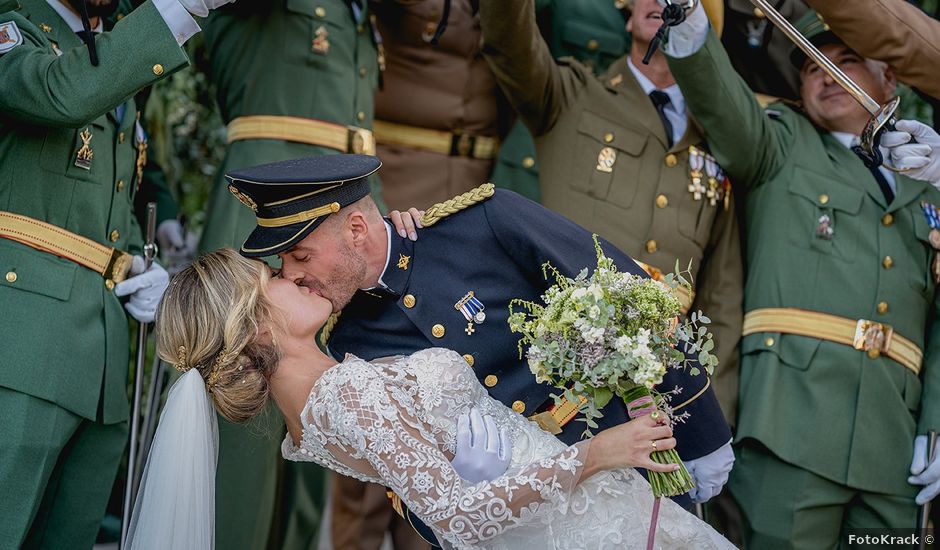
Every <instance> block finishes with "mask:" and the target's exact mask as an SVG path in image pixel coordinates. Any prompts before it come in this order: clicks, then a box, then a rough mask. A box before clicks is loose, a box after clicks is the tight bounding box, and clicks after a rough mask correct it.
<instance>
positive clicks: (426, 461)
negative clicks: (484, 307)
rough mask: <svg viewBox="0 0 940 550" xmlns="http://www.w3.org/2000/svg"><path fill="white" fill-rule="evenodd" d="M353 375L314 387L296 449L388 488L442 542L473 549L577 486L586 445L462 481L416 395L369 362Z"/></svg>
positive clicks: (561, 502)
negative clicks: (309, 451)
mask: <svg viewBox="0 0 940 550" xmlns="http://www.w3.org/2000/svg"><path fill="white" fill-rule="evenodd" d="M355 370H358V371H360V372H358V373H351V372H349V370H348V369H347V373H346V375H345V376H344V380H336V379H334V380H333V381H332V383H330V384H325V385H323V386H321V388H320V390H319V393H320V395H319V396H318V399H317V400H316V401H317V404H319V406H315V407H310V408H308V409H307V410H306V411H305V418H304V421H305V422H304V423H305V424H306V426H305V431H304V442H303V445H304V446H307V445H310V446H311V447H313V448H316V449H317V450H319V449H322V450H325V451H326V452H327V453H328V454H330V455H332V458H333V459H335V460H336V461H338V462H340V463H342V464H344V465H345V466H346V467H348V468H350V469H352V470H354V471H355V472H357V473H359V474H361V475H362V476H363V477H365V478H372V479H377V480H379V481H380V482H381V483H384V484H385V485H387V486H388V487H389V488H391V489H392V490H393V491H395V493H397V494H398V495H399V496H400V497H401V498H402V500H404V501H405V503H406V504H407V505H408V508H409V509H411V510H412V511H413V512H414V513H415V514H416V515H417V516H418V517H419V518H421V520H422V521H424V522H425V523H427V524H428V525H430V526H432V528H434V529H435V531H437V533H438V534H439V536H441V537H442V538H443V539H445V540H448V541H450V542H451V543H454V544H456V545H458V546H467V545H475V544H477V543H479V542H481V541H485V540H487V539H490V538H492V537H494V536H496V535H499V534H500V533H503V532H504V531H506V530H507V529H510V528H512V527H514V526H516V525H521V524H523V523H526V522H527V521H529V520H530V519H531V518H532V517H535V516H536V512H540V513H539V514H538V515H539V516H544V515H545V514H541V512H544V511H545V510H542V507H544V506H550V507H553V508H554V507H558V506H564V504H565V503H566V502H567V500H568V498H569V496H570V495H571V492H572V490H573V489H574V488H575V487H576V486H577V484H578V482H579V478H580V476H581V471H582V467H583V460H582V459H583V457H584V456H587V452H588V446H589V444H590V443H589V441H583V442H580V443H578V444H576V445H574V446H571V447H567V448H565V449H564V450H563V451H561V452H559V453H558V454H556V455H554V456H551V457H549V458H545V459H542V460H540V461H538V462H534V463H531V464H528V465H524V466H522V467H519V468H514V469H511V470H510V471H507V473H506V474H505V475H503V476H502V477H500V478H497V479H495V480H493V481H490V482H481V483H477V484H470V483H468V482H466V481H464V480H463V479H462V478H461V477H460V476H459V475H458V474H457V473H456V472H455V471H454V469H453V467H452V466H451V464H450V461H449V460H448V457H447V456H446V455H445V454H444V452H442V451H441V449H440V448H439V445H438V442H437V441H436V440H435V438H434V436H433V435H432V428H431V426H429V425H428V423H427V422H426V421H425V420H424V419H423V417H424V414H423V411H422V407H421V404H420V402H418V400H419V397H418V395H417V392H416V391H412V389H410V388H409V387H408V386H406V385H401V384H395V383H394V382H393V383H388V382H389V381H388V379H387V378H385V374H386V373H383V372H381V371H379V369H376V368H375V367H373V366H372V365H369V364H368V363H364V362H363V363H361V364H360V365H359V366H357V368H356V369H355ZM412 387H413V386H412ZM317 454H322V453H317ZM357 477H358V476H357Z"/></svg>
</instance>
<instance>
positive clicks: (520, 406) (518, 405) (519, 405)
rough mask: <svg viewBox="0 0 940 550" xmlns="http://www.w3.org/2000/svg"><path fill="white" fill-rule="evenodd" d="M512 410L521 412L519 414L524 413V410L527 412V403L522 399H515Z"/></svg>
mask: <svg viewBox="0 0 940 550" xmlns="http://www.w3.org/2000/svg"><path fill="white" fill-rule="evenodd" d="M512 410H514V411H516V412H517V413H519V414H522V413H524V412H525V403H523V402H522V401H513V402H512Z"/></svg>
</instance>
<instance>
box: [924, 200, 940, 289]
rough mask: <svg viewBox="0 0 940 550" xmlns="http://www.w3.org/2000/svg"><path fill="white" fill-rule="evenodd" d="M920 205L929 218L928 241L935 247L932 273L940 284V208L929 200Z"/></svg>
mask: <svg viewBox="0 0 940 550" xmlns="http://www.w3.org/2000/svg"><path fill="white" fill-rule="evenodd" d="M920 207H921V209H922V210H923V211H924V216H925V217H926V218H927V225H929V226H930V233H929V234H928V235H927V242H929V243H930V247H931V248H933V259H932V260H931V262H930V274H931V275H932V276H933V282H934V284H940V209H938V208H937V207H936V206H934V205H933V204H931V203H929V202H927V201H924V202H922V203H920Z"/></svg>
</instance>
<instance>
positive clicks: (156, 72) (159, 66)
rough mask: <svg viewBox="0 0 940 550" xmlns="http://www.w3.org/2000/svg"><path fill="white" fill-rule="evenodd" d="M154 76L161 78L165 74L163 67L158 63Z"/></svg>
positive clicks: (154, 67) (154, 68)
mask: <svg viewBox="0 0 940 550" xmlns="http://www.w3.org/2000/svg"><path fill="white" fill-rule="evenodd" d="M153 74H155V75H157V76H161V75H162V74H163V65H161V64H159V63H157V64H156V65H154V66H153Z"/></svg>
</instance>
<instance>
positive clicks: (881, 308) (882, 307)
mask: <svg viewBox="0 0 940 550" xmlns="http://www.w3.org/2000/svg"><path fill="white" fill-rule="evenodd" d="M878 313H880V314H882V315H884V314H885V313H888V302H878Z"/></svg>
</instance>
